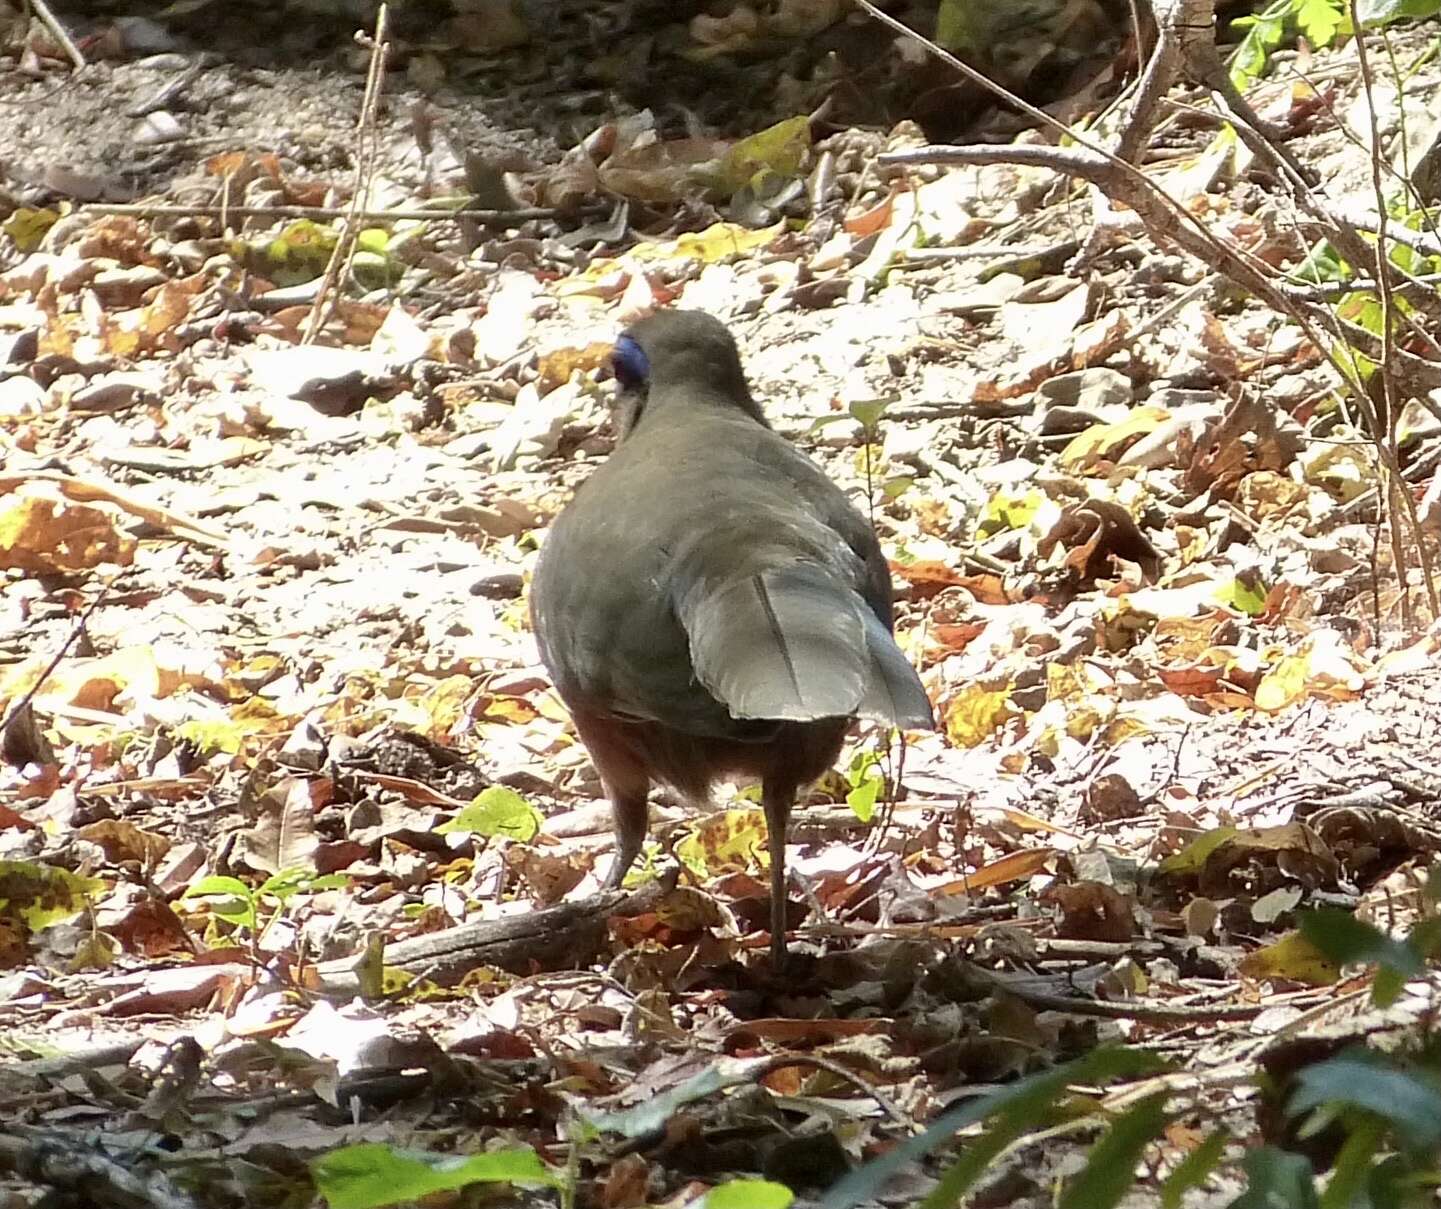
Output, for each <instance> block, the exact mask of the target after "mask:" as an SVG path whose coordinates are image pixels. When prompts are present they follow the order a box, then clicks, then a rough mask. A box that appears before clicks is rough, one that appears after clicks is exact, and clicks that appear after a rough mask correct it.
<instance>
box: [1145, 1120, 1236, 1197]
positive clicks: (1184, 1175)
mask: <svg viewBox="0 0 1441 1209" xmlns="http://www.w3.org/2000/svg"><path fill="white" fill-rule="evenodd" d="M1230 1140H1231V1135H1230V1134H1229V1133H1227V1132H1226V1130H1224V1129H1218V1130H1216V1131H1215V1132H1214V1133H1209V1134H1207V1135H1206V1136H1205V1137H1204V1138H1203V1139H1202V1140H1201V1144H1200V1145H1199V1146H1197V1147H1196V1149H1195V1150H1193V1151H1191V1153H1190V1154H1188V1155H1187V1156H1186V1157H1185V1158H1184V1159H1182V1160H1181V1161H1180V1162H1179V1163H1177V1164H1176V1169H1175V1170H1174V1171H1172V1172H1171V1174H1170V1175H1168V1176H1167V1177H1166V1181H1165V1183H1163V1184H1162V1185H1161V1209H1181V1202H1182V1199H1183V1198H1184V1197H1185V1195H1186V1193H1188V1192H1189V1191H1191V1189H1192V1188H1199V1187H1200V1186H1201V1185H1202V1184H1203V1183H1204V1182H1205V1180H1206V1179H1207V1177H1208V1176H1210V1174H1211V1172H1213V1171H1215V1170H1216V1168H1217V1166H1219V1164H1220V1162H1221V1159H1222V1158H1223V1157H1224V1155H1225V1152H1226V1143H1227V1142H1229V1141H1230Z"/></svg>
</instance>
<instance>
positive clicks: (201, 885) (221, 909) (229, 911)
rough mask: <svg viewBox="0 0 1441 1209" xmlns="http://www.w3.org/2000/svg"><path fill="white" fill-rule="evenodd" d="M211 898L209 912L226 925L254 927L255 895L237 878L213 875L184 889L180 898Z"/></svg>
mask: <svg viewBox="0 0 1441 1209" xmlns="http://www.w3.org/2000/svg"><path fill="white" fill-rule="evenodd" d="M202 896H203V897H206V898H213V899H214V900H215V901H214V902H212V903H211V904H210V910H211V912H212V913H213V914H214V915H217V916H219V917H220V918H221V919H223V920H224V921H225V922H226V923H228V924H237V925H239V926H240V927H242V928H252V929H253V928H254V927H255V894H254V892H253V891H252V890H251V889H250V887H249V886H247V885H246V884H245V883H244V882H243V881H241V880H240V879H239V878H238V877H224V876H222V875H220V874H213V875H212V876H210V877H202V878H201V879H200V880H199V881H198V882H196V883H195V884H194V885H193V886H190V887H188V888H187V889H186V891H185V893H184V894H182V895H181V896H180V897H181V898H200V897H202Z"/></svg>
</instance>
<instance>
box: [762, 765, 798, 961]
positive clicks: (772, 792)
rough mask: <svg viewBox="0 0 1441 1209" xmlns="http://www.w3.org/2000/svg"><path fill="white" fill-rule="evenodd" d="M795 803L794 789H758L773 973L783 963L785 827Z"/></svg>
mask: <svg viewBox="0 0 1441 1209" xmlns="http://www.w3.org/2000/svg"><path fill="white" fill-rule="evenodd" d="M795 800H796V788H795V786H794V785H791V784H789V783H784V782H776V781H766V782H765V783H764V784H763V785H762V786H761V806H762V807H763V808H764V809H765V812H766V836H767V839H768V840H769V847H770V854H771V964H772V965H773V966H774V967H775V968H776V969H780V968H781V966H783V965H784V964H785V960H786V825H787V824H788V823H789V822H790V819H791V806H792V805H793V804H794V802H795Z"/></svg>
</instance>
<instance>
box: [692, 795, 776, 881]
mask: <svg viewBox="0 0 1441 1209" xmlns="http://www.w3.org/2000/svg"><path fill="white" fill-rule="evenodd" d="M766 851H767V846H766V821H765V815H764V814H762V813H761V812H760V811H759V810H723V811H719V812H718V813H716V814H712V815H710V816H708V817H707V818H706V819H705V820H703V821H702V823H701V824H700V826H699V827H697V828H696V830H695V831H694V832H692V833H691V834H690V835H688V836H687V837H686V838H685V839H683V840H681V842H680V843H679V844H677V845H676V847H675V854H676V856H677V857H679V858H680V859H681V860H682V861H683V862H685V864H686V865H687V866H689V867H690V868H691V869H694V870H695V871H696V873H697V874H698V875H699V876H701V877H712V876H714V875H715V874H717V873H725V872H729V871H734V870H743V869H748V868H750V867H751V866H752V865H754V864H756V863H757V862H759V861H761V854H762V853H764V852H766Z"/></svg>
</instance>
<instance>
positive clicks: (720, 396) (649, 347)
mask: <svg viewBox="0 0 1441 1209" xmlns="http://www.w3.org/2000/svg"><path fill="white" fill-rule="evenodd" d="M611 368H612V369H613V370H614V371H615V377H616V381H617V382H618V383H620V387H621V394H620V400H619V409H618V415H617V420H616V422H617V427H618V429H619V433H620V439H621V440H625V438H626V437H628V436H629V435H630V434H631V433H632V432H633V431H634V430H635V427H636V425H637V424H639V423H640V422H641V420H642V419H643V418H644V416H645V415H646V414H648V413H649V412H651V411H653V410H654V409H656V408H658V407H672V406H682V407H692V406H705V407H716V406H720V407H726V406H729V407H736V408H739V409H740V410H741V411H743V412H745V413H746V414H747V415H749V416H751V417H752V418H753V419H755V420H757V421H759V422H760V423H761V424H765V423H766V419H765V415H764V413H762V411H761V409H760V405H759V404H758V403H757V402H756V401H755V399H754V398H752V397H751V392H750V387H749V386H747V385H746V377H745V371H744V370H743V369H742V368H741V358H740V353H739V352H738V351H737V350H736V343H735V340H734V339H733V338H732V337H731V334H730V332H728V331H727V330H726V327H725V324H723V323H722V322H721V321H720V320H719V319H716V318H715V317H713V316H711V315H707V314H705V313H704V312H703V311H671V310H663V311H657V312H656V313H655V314H654V315H651V316H649V317H648V318H645V319H642V320H640V321H639V322H638V323H636V324H634V325H633V326H632V327H630V328H629V329H628V330H627V331H626V332H625V333H624V334H623V335H622V336H621V337H620V338H619V339H618V340H617V341H616V343H615V351H614V352H613V353H612V354H611Z"/></svg>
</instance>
